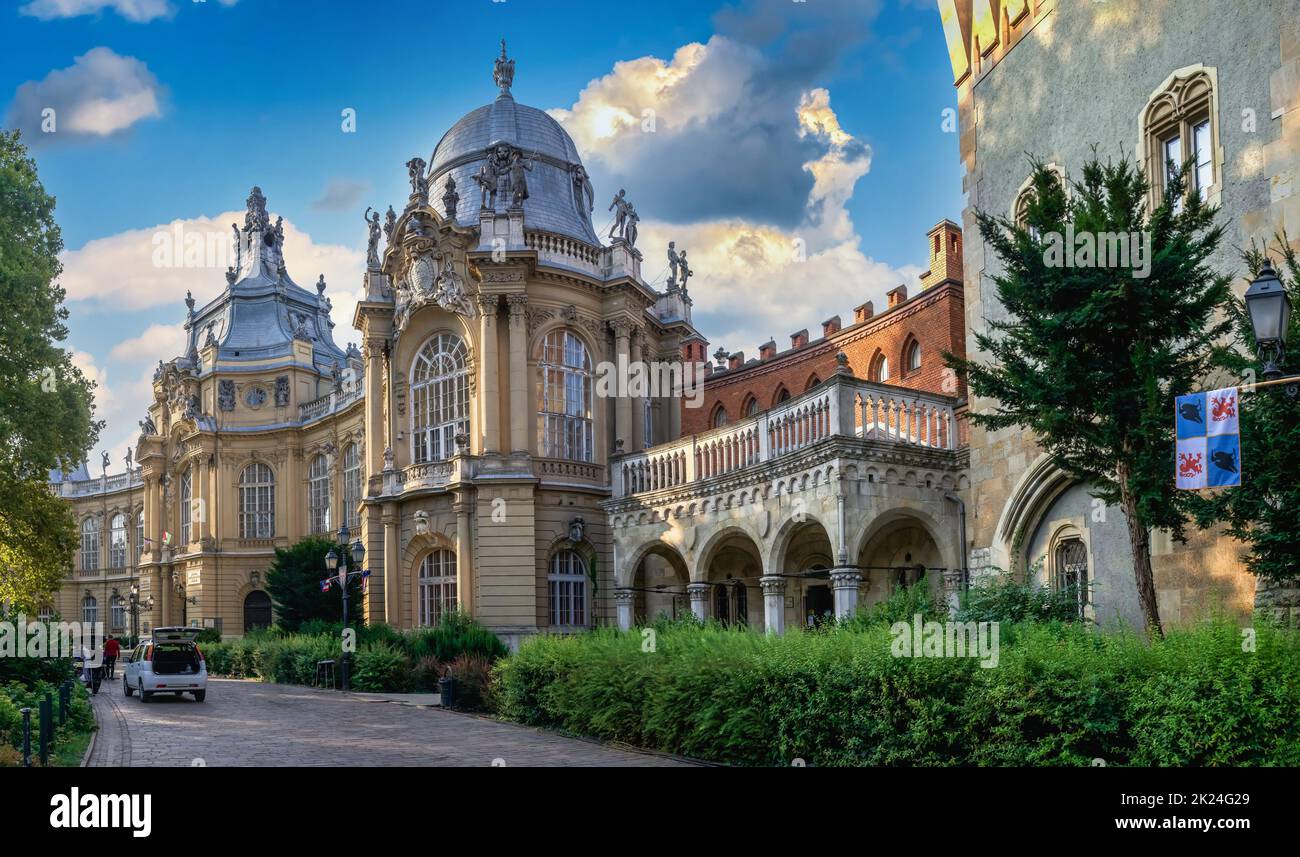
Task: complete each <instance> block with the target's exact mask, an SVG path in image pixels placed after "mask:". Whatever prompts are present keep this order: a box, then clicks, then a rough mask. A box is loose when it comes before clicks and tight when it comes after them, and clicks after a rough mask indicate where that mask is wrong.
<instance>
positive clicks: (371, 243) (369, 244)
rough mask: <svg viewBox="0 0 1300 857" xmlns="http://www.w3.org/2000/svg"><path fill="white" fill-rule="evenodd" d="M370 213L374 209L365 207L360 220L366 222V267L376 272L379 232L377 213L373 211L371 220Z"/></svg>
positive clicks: (377, 267)
mask: <svg viewBox="0 0 1300 857" xmlns="http://www.w3.org/2000/svg"><path fill="white" fill-rule="evenodd" d="M371 211H374V209H372V208H371V207H370V206H368V205H367V206H366V213H365V214H363V215H362V216H361V219H362V220H364V221H365V222H366V233H367V237H366V267H368V268H371V269H374V270H378V269H379V230H380V226H379V212H378V211H375V216H374V217H373V218H372V217H371V216H370V212H371Z"/></svg>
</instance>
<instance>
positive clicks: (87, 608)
mask: <svg viewBox="0 0 1300 857" xmlns="http://www.w3.org/2000/svg"><path fill="white" fill-rule="evenodd" d="M98 621H99V602H98V601H96V600H95V596H93V595H87V596H86V597H85V598H83V599H81V624H83V625H94V624H95V623H96V622H98Z"/></svg>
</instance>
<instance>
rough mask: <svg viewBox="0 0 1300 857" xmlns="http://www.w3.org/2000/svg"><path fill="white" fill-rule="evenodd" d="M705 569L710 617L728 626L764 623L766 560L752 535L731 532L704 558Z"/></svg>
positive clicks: (758, 625)
mask: <svg viewBox="0 0 1300 857" xmlns="http://www.w3.org/2000/svg"><path fill="white" fill-rule="evenodd" d="M701 568H702V570H703V580H701V581H700V582H702V583H707V584H709V593H708V615H709V616H710V617H712V618H714V619H716V620H718V621H719V622H721V623H723V624H724V625H751V626H753V627H756V628H761V627H762V626H763V594H762V588H761V586H760V584H759V578H761V577H762V576H763V560H762V556H761V554H760V553H759V548H758V545H757V544H755V543H754V540H753V539H752V538H750V536H748V535H747V534H746V533H745V532H743V531H741V530H738V529H737V530H730V531H728V532H727V533H726V534H724V535H723V536H722V537H721V538H720V539H719V540H718V541H717V542H716V543H715V544H714V545H713V546H712V547H711V548H710V549H709V551H708V553H707V555H705V556H704V557H702V562H701Z"/></svg>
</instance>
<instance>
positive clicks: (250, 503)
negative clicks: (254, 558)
mask: <svg viewBox="0 0 1300 857" xmlns="http://www.w3.org/2000/svg"><path fill="white" fill-rule="evenodd" d="M239 537H240V538H241V539H270V538H274V537H275V474H274V473H272V472H271V468H270V467H268V466H267V465H265V464H263V463H261V462H260V461H255V462H253V463H252V464H250V465H248V466H247V467H245V468H244V471H243V472H242V473H240V474H239Z"/></svg>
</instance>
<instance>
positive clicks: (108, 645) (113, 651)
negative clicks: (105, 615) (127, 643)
mask: <svg viewBox="0 0 1300 857" xmlns="http://www.w3.org/2000/svg"><path fill="white" fill-rule="evenodd" d="M121 652H122V646H121V645H120V644H119V643H118V642H117V639H116V638H114V637H111V636H110V637H109V638H108V639H107V640H105V641H104V674H105V675H107V676H108V677H109V678H112V677H113V665H114V664H116V663H117V656H118V655H119V654H121Z"/></svg>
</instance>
